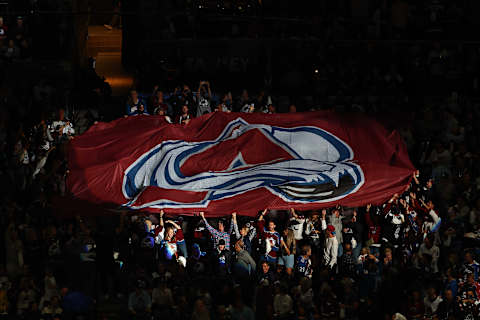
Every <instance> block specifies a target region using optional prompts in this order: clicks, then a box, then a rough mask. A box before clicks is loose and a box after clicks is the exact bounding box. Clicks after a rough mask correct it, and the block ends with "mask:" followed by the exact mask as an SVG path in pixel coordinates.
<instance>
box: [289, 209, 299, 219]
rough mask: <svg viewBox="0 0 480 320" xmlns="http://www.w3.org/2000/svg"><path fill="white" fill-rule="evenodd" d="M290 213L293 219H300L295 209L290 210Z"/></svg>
mask: <svg viewBox="0 0 480 320" xmlns="http://www.w3.org/2000/svg"><path fill="white" fill-rule="evenodd" d="M290 213H291V214H292V217H293V218H295V219H298V215H297V213H296V212H295V209H293V208H290Z"/></svg>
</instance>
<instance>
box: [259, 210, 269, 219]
mask: <svg viewBox="0 0 480 320" xmlns="http://www.w3.org/2000/svg"><path fill="white" fill-rule="evenodd" d="M267 210H268V209H265V210H263V211H262V213H261V214H260V217H258V221H262V220H264V218H263V216H264V215H265V214H266V213H267Z"/></svg>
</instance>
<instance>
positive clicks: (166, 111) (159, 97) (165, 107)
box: [151, 88, 173, 117]
mask: <svg viewBox="0 0 480 320" xmlns="http://www.w3.org/2000/svg"><path fill="white" fill-rule="evenodd" d="M151 105H152V108H153V114H155V115H158V114H159V113H160V112H161V111H163V115H166V116H168V117H171V116H172V114H173V110H172V107H171V106H170V105H169V104H167V103H166V102H165V101H164V99H163V91H161V90H158V88H156V90H155V91H154V93H153V97H152V103H151Z"/></svg>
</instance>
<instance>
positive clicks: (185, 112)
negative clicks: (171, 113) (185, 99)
mask: <svg viewBox="0 0 480 320" xmlns="http://www.w3.org/2000/svg"><path fill="white" fill-rule="evenodd" d="M192 119H193V116H192V115H191V113H190V109H189V107H188V106H187V105H184V106H182V113H181V114H180V115H179V116H178V117H177V120H176V121H175V123H179V124H188V123H189V122H190V120H192Z"/></svg>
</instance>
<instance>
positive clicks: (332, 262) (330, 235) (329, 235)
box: [322, 209, 338, 272]
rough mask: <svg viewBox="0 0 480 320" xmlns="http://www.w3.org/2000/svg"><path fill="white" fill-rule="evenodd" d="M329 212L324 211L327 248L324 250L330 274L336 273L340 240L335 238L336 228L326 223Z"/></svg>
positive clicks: (323, 221)
mask: <svg viewBox="0 0 480 320" xmlns="http://www.w3.org/2000/svg"><path fill="white" fill-rule="evenodd" d="M326 215H327V210H325V209H323V210H322V230H324V231H325V246H324V248H323V264H324V266H326V267H327V268H328V269H329V270H330V272H335V270H336V266H337V256H338V240H337V238H336V236H335V227H334V226H332V225H331V224H329V225H328V226H327V222H326V221H325V216H326Z"/></svg>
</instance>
